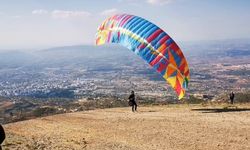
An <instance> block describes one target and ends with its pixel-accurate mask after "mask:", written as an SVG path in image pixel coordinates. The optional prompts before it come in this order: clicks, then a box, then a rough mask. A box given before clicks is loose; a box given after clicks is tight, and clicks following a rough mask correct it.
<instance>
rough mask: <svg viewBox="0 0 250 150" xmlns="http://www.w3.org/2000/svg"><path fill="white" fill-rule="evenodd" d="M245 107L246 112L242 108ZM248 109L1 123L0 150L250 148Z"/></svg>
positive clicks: (196, 108)
mask: <svg viewBox="0 0 250 150" xmlns="http://www.w3.org/2000/svg"><path fill="white" fill-rule="evenodd" d="M243 108H244V109H243ZM249 108H250V106H249V105H248V104H247V105H243V104H241V105H238V106H236V107H225V106H224V107H223V106H217V107H215V106H207V107H202V106H201V105H165V106H147V107H139V111H138V112H137V113H132V112H130V108H128V107H124V108H111V109H97V110H90V111H83V112H75V113H66V114H60V115H54V116H49V117H42V118H38V119H33V120H27V121H21V122H16V123H11V124H6V125H4V127H5V129H6V133H7V139H6V140H5V143H4V144H3V148H4V149H93V150H98V149H100V150H105V149H107V150H108V149H121V150H122V149H124V150H128V149H132V150H133V149H134V150H144V149H175V150H182V149H187V150H188V149H190V150H191V149H203V150H209V149H226V150H230V149H231V150H234V149H241V150H247V149H250V142H249V140H250V132H249V131H250V109H249Z"/></svg>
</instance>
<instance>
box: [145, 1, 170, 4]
mask: <svg viewBox="0 0 250 150" xmlns="http://www.w3.org/2000/svg"><path fill="white" fill-rule="evenodd" d="M172 1H173V0H147V1H146V2H147V3H148V4H152V5H166V4H169V3H171V2H172Z"/></svg>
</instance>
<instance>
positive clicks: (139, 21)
mask: <svg viewBox="0 0 250 150" xmlns="http://www.w3.org/2000/svg"><path fill="white" fill-rule="evenodd" d="M104 43H119V44H121V45H123V46H125V47H127V48H128V49H130V50H132V51H133V52H135V53H136V54H137V55H139V56H140V57H141V58H143V59H144V60H145V61H146V62H147V63H148V64H149V65H150V66H152V67H153V68H154V69H155V70H156V71H157V72H158V73H160V74H161V75H162V76H163V78H164V79H165V80H167V81H168V83H169V84H170V85H171V86H172V88H174V90H175V91H176V93H177V95H178V97H179V99H181V98H183V97H184V95H185V89H186V88H187V86H188V82H189V80H190V75H189V68H188V64H187V61H186V59H185V57H184V55H183V53H182V51H181V49H180V48H179V47H178V45H177V44H176V43H175V42H174V40H173V39H172V38H171V37H170V36H169V35H168V34H167V33H166V32H164V31H163V30H162V29H160V28H159V27H158V26H156V25H155V24H153V23H151V22H149V21H147V20H145V19H143V18H141V17H138V16H133V15H128V14H120V15H114V16H112V17H110V18H108V19H106V20H105V21H104V22H103V23H102V24H101V25H100V26H99V28H98V31H97V35H96V44H97V45H101V44H104Z"/></svg>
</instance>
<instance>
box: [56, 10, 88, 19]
mask: <svg viewBox="0 0 250 150" xmlns="http://www.w3.org/2000/svg"><path fill="white" fill-rule="evenodd" d="M90 15H91V13H89V12H87V11H66V10H54V11H52V12H51V16H52V17H53V18H60V19H67V18H82V17H89V16H90Z"/></svg>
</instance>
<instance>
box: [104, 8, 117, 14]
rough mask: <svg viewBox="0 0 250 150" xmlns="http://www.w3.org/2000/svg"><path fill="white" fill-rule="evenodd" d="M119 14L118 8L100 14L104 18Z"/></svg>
mask: <svg viewBox="0 0 250 150" xmlns="http://www.w3.org/2000/svg"><path fill="white" fill-rule="evenodd" d="M117 13H119V11H118V9H116V8H111V9H107V10H104V11H103V12H101V13H100V14H101V15H102V16H111V15H114V14H117Z"/></svg>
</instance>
